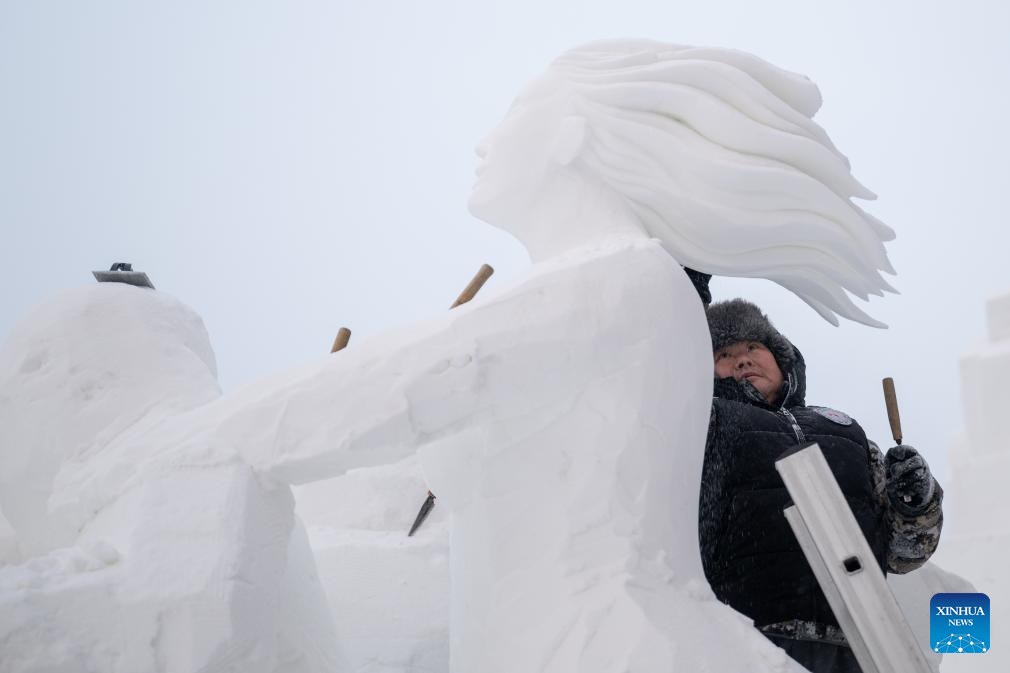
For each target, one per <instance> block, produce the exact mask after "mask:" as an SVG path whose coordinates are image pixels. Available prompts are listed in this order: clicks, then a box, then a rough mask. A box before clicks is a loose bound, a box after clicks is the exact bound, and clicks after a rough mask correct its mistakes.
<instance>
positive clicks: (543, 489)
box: [213, 42, 890, 672]
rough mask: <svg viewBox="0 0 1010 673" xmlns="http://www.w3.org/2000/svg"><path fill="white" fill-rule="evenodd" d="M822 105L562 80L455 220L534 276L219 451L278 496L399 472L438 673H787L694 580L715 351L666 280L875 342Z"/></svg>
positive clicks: (782, 79)
mask: <svg viewBox="0 0 1010 673" xmlns="http://www.w3.org/2000/svg"><path fill="white" fill-rule="evenodd" d="M817 100H818V98H817V92H816V88H815V87H814V86H813V85H812V84H810V83H809V82H807V81H806V80H804V79H803V78H800V77H798V76H795V75H790V74H788V73H785V72H783V71H780V70H778V69H776V68H774V67H772V66H770V65H768V64H766V63H764V62H762V61H760V60H758V59H756V58H754V57H750V56H747V55H744V54H740V53H738V52H731V51H724V50H711V49H690V48H677V47H670V46H667V45H658V44H655V43H648V42H619V43H599V44H594V45H589V46H587V47H584V48H580V49H577V50H574V51H572V52H569V53H568V54H566V55H564V56H563V57H561V58H560V59H559V60H558V61H557V62H555V64H554V65H553V66H552V67H551V68H550V69H549V70H548V72H547V74H545V75H544V76H543V77H541V78H540V79H538V80H537V81H536V82H534V83H533V84H532V85H531V86H530V87H529V88H528V89H527V90H526V91H524V92H523V93H522V94H521V95H520V96H519V98H518V99H517V101H516V103H515V105H514V106H513V109H512V111H511V112H510V114H509V115H508V116H507V117H506V119H505V121H504V122H503V123H502V124H501V126H500V127H499V128H498V129H496V130H495V131H494V132H492V134H491V135H490V136H489V137H488V139H487V140H486V141H485V142H484V143H482V144H481V146H480V147H479V148H478V154H479V155H480V156H481V157H482V158H483V162H482V165H481V167H480V168H478V175H479V177H478V179H477V182H476V185H475V186H474V191H473V194H472V196H471V200H470V208H471V211H472V212H473V213H474V214H476V215H477V216H478V217H481V218H482V219H485V220H487V221H488V222H490V223H491V224H493V225H495V226H499V227H501V228H503V229H505V230H506V231H509V232H511V233H513V234H514V235H516V236H517V238H519V239H520V240H521V241H522V242H523V243H524V244H525V245H526V246H527V248H528V249H529V251H530V254H531V257H532V258H533V261H534V266H533V267H532V269H531V270H530V272H529V274H528V275H527V276H526V277H525V278H523V279H521V280H520V281H519V282H518V283H517V284H516V285H515V286H514V287H512V288H511V289H509V290H507V291H505V292H502V293H500V294H498V295H496V296H485V297H483V298H481V299H478V300H477V301H476V302H474V303H472V304H470V305H467V306H464V307H462V308H460V309H457V310H456V311H453V312H451V313H449V314H446V315H442V316H437V317H435V318H433V319H432V320H430V321H428V322H426V323H424V324H422V325H420V326H415V327H412V328H410V329H409V330H404V331H402V332H399V333H394V334H390V335H388V336H386V337H385V338H384V339H377V340H373V341H371V342H368V343H364V344H360V345H358V346H356V347H354V348H351V349H348V350H347V351H346V352H344V353H342V354H341V355H340V357H336V358H333V359H330V360H327V361H326V362H325V363H323V364H321V365H316V366H312V367H309V368H307V369H305V370H303V371H301V372H296V373H292V374H289V375H287V376H284V377H279V378H278V379H276V380H275V381H272V382H270V383H269V384H265V385H264V386H260V387H257V388H256V389H254V390H249V391H247V392H246V393H245V394H244V395H240V396H236V397H235V398H233V399H231V400H228V401H227V402H225V403H224V408H222V410H221V413H223V414H224V416H225V418H224V420H223V422H222V423H220V425H219V426H218V427H217V428H216V429H214V430H213V432H214V435H215V437H216V439H215V440H214V442H213V443H214V444H230V445H233V446H235V447H236V448H237V449H238V450H239V451H240V452H241V453H242V455H243V456H244V457H245V459H246V460H247V461H249V463H250V464H251V465H253V466H254V468H255V469H256V471H257V472H258V473H259V474H260V475H262V476H263V478H268V479H272V480H275V481H278V482H281V483H300V482H306V481H311V480H315V479H319V478H321V477H323V476H328V475H332V474H337V473H339V472H341V471H343V470H346V469H349V468H351V467H360V466H364V465H374V464H379V463H385V462H390V461H393V460H397V459H399V458H401V457H402V456H404V455H407V454H408V453H410V452H411V451H414V450H415V449H417V448H418V447H420V448H419V450H420V456H421V461H422V465H423V469H424V471H425V474H426V477H427V478H428V481H429V483H430V485H431V486H432V489H433V490H434V491H435V492H436V493H438V494H439V497H440V503H441V504H440V506H441V507H448V508H449V509H450V511H451V513H452V549H451V554H452V568H453V570H452V582H453V587H452V594H453V595H452V621H451V628H450V633H451V652H452V655H451V657H452V659H451V660H452V669H453V670H454V671H474V670H480V671H489V672H490V671H517V670H549V671H607V670H632V671H639V670H641V671H654V670H671V669H673V668H674V667H684V668H685V670H700V669H702V668H705V667H706V666H713V661H716V662H718V665H717V666H714V667H715V668H718V669H720V670H723V669H724V670H745V669H746V670H754V669H755V659H757V660H761V659H762V658H764V659H766V660H772V661H775V662H776V665H782V666H786V664H785V663H784V659H782V658H781V657H780V656H779V655H780V652H779V651H778V650H776V649H775V648H774V647H771V646H770V644H769V643H768V642H767V641H765V640H764V639H763V638H762V637H761V636H760V635H758V634H756V633H754V632H753V631H752V630H751V629H749V628H748V626H747V624H746V621H745V620H743V619H740V618H739V616H738V615H736V614H735V613H733V612H732V611H731V610H729V609H728V608H726V607H725V606H723V605H721V604H719V603H718V602H716V601H714V600H712V599H711V596H710V592H709V590H708V587H707V584H706V583H705V580H704V577H703V575H702V570H701V566H700V561H699V553H698V548H697V541H696V517H697V509H696V508H697V499H698V481H699V476H700V472H701V460H702V446H703V444H704V437H705V429H706V423H707V419H708V408H709V399H708V398H709V394H708V393H707V392H706V391H707V390H709V386H710V385H711V349H710V343H709V337H708V333H707V330H706V327H705V320H704V316H703V313H702V310H701V306H700V303H699V302H698V300H697V297H696V295H695V293H694V289H693V288H692V286H691V285H690V283H689V282H688V280H687V278H686V277H685V275H684V274H683V272H682V271H681V269H680V266H679V264H678V263H677V262H684V263H688V264H691V265H693V266H695V267H696V268H700V269H703V270H706V271H715V272H720V273H736V274H754V275H757V274H764V275H767V276H769V277H772V278H774V279H775V280H778V281H779V282H782V283H783V284H785V285H787V286H788V287H790V288H792V289H794V290H795V291H796V292H797V293H798V294H800V295H801V296H803V297H804V298H805V299H806V300H807V301H808V302H809V303H810V304H811V305H813V306H814V307H815V308H817V309H818V310H819V311H820V312H821V313H822V314H825V315H827V316H829V317H831V316H832V315H833V313H838V314H841V315H845V316H847V317H852V318H854V319H860V320H864V321H868V322H869V321H870V319H869V318H867V317H866V316H864V315H863V314H862V313H861V312H860V311H858V309H855V307H854V306H853V305H852V304H851V302H850V301H849V300H848V299H845V295H844V291H843V289H842V288H847V289H849V290H851V291H853V292H855V293H857V294H862V293H864V292H879V291H881V290H884V289H887V286H886V283H884V282H883V280H882V279H881V278H880V275H879V272H878V269H885V270H886V269H887V268H888V265H887V262H886V256H885V254H884V251H883V245H882V240H883V239H885V238H887V237H888V236H889V235H890V233H889V230H887V229H886V228H885V227H883V225H880V224H879V223H877V222H875V221H874V220H872V218H869V217H868V216H865V215H864V214H863V213H862V212H861V211H860V210H859V209H858V208H856V207H855V206H854V205H852V203H851V202H850V201H849V197H851V196H854V195H860V196H867V195H868V193H867V192H865V190H862V188H860V187H858V185H857V183H855V182H854V180H852V178H851V176H849V173H848V165H847V163H846V162H845V160H844V158H842V157H841V156H840V155H838V154H837V152H836V151H834V149H833V148H832V147H831V146H830V143H828V142H827V140H826V137H825V136H824V133H823V131H821V130H820V129H819V128H818V127H817V126H816V125H814V124H813V122H811V121H810V120H809V115H810V114H812V112H813V111H814V109H815V108H816V104H817ZM671 101H672V102H671ZM713 119H715V120H718V121H717V123H713V122H712V120H713ZM800 212H802V213H805V214H806V215H805V217H806V219H804V220H803V221H802V222H800V221H797V219H796V218H797V213H800ZM755 229H756V230H758V233H755V232H753V231H751V230H755ZM657 239H658V240H657ZM671 255H672V256H671ZM864 260H873V263H866V262H865V261H864ZM727 642H732V643H734V647H732V648H723V647H718V646H717V645H718V644H720V643H727ZM741 643H744V644H745V646H744V647H740V644H741Z"/></svg>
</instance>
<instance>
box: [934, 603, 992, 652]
mask: <svg viewBox="0 0 1010 673" xmlns="http://www.w3.org/2000/svg"><path fill="white" fill-rule="evenodd" d="M929 638H930V643H929V644H930V649H932V650H933V651H934V652H939V653H940V654H982V653H984V652H988V651H989V647H990V643H989V597H988V596H986V595H985V594H934V595H933V598H932V599H931V600H930V601H929Z"/></svg>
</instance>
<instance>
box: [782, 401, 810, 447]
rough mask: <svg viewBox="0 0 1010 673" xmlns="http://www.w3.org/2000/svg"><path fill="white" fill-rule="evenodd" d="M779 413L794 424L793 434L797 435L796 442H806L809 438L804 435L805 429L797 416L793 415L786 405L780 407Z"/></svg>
mask: <svg viewBox="0 0 1010 673" xmlns="http://www.w3.org/2000/svg"><path fill="white" fill-rule="evenodd" d="M779 413H780V414H782V415H783V416H785V417H786V420H788V421H789V424H790V425H791V426H793V434H794V435H796V442H797V443H799V444H805V443H806V441H807V438H806V437H805V436H804V435H803V430H802V429H801V428H800V424H799V423H797V422H796V417H795V416H793V415H792V413H791V412H790V411H789V410H788V409H786V408H785V407H782V408H781V409H779Z"/></svg>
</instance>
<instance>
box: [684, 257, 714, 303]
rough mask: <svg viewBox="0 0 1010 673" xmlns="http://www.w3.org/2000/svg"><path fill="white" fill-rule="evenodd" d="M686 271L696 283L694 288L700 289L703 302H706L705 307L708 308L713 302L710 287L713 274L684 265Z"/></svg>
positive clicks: (699, 293) (699, 294)
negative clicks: (709, 283) (709, 282)
mask: <svg viewBox="0 0 1010 673" xmlns="http://www.w3.org/2000/svg"><path fill="white" fill-rule="evenodd" d="M684 272H685V273H687V277H688V278H690V279H691V282H692V283H694V289H695V290H697V291H698V296H699V297H701V303H702V304H704V306H705V308H708V305H709V304H711V303H712V292H711V291H710V290H709V289H708V281H710V280H712V274H710V273H702V272H701V271H695V270H694V269H690V268H688V267H686V266H685V267H684Z"/></svg>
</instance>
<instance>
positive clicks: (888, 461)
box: [884, 444, 933, 516]
mask: <svg viewBox="0 0 1010 673" xmlns="http://www.w3.org/2000/svg"><path fill="white" fill-rule="evenodd" d="M884 463H885V465H886V467H887V496H888V497H889V498H890V499H891V504H892V505H894V507H895V508H896V509H897V510H898V511H899V512H901V513H903V514H907V515H913V516H914V515H917V514H920V513H921V512H922V508H923V507H925V506H926V504H927V503H928V502H929V501H930V499H931V498H932V497H933V475H932V474H931V473H930V471H929V465H927V464H926V460H925V459H924V458H923V457H922V456H920V455H919V452H918V451H916V450H915V449H913V448H912V447H911V446H906V445H904V444H900V445H898V446H895V447H892V448H890V449H888V451H887V456H885V458H884Z"/></svg>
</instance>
